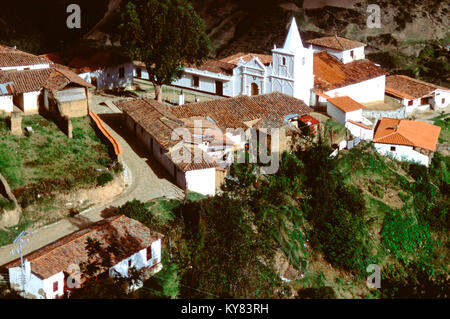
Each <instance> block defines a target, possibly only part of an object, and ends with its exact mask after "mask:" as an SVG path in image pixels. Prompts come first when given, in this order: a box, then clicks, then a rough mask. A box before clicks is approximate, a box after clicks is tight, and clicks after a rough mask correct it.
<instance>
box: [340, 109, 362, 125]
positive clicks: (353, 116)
mask: <svg viewBox="0 0 450 319" xmlns="http://www.w3.org/2000/svg"><path fill="white" fill-rule="evenodd" d="M348 120H352V121H355V122H360V121H361V120H362V109H359V110H356V111H352V112H347V113H345V122H347V121H348ZM344 124H345V123H344Z"/></svg>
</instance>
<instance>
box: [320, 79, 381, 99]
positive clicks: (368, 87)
mask: <svg viewBox="0 0 450 319" xmlns="http://www.w3.org/2000/svg"><path fill="white" fill-rule="evenodd" d="M385 80H386V76H385V75H383V76H379V77H377V78H374V79H370V80H367V81H363V82H359V83H356V84H352V85H348V86H344V87H341V88H338V89H334V90H330V91H327V92H325V94H326V95H328V96H330V97H336V96H346V95H347V96H349V97H351V98H352V99H354V100H355V101H356V102H359V103H367V102H375V101H384V92H385Z"/></svg>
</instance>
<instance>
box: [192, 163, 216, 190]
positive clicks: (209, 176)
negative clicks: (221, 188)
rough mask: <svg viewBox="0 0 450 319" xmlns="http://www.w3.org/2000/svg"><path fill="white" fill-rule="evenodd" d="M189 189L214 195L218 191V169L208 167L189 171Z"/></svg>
mask: <svg viewBox="0 0 450 319" xmlns="http://www.w3.org/2000/svg"><path fill="white" fill-rule="evenodd" d="M185 175H186V183H187V189H189V190H191V191H193V192H197V193H200V194H203V195H212V196H213V195H214V194H215V192H216V169H215V168H214V167H213V168H206V169H199V170H193V171H187V172H186V173H185Z"/></svg>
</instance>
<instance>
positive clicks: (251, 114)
mask: <svg viewBox="0 0 450 319" xmlns="http://www.w3.org/2000/svg"><path fill="white" fill-rule="evenodd" d="M170 110H171V111H172V112H173V113H174V114H175V115H177V116H178V117H181V118H187V117H193V116H202V117H210V118H211V119H213V120H214V122H215V123H216V124H217V126H218V127H219V128H221V129H222V130H223V131H225V130H226V129H227V128H229V129H231V128H233V129H236V128H242V129H247V128H248V126H247V125H246V124H245V122H249V121H254V120H257V119H262V120H264V121H266V122H267V121H272V122H273V123H272V124H276V126H277V127H281V126H283V125H284V117H285V116H286V115H289V114H309V113H311V112H312V109H311V108H310V107H308V106H307V105H306V104H305V103H304V102H303V101H301V100H299V99H296V98H294V97H292V96H289V95H286V94H283V93H280V92H273V93H270V94H263V95H257V96H246V95H241V96H238V97H235V98H223V99H215V100H212V101H207V102H200V103H194V104H185V105H182V106H172V107H170Z"/></svg>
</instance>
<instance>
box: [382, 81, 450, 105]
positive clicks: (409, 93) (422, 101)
mask: <svg viewBox="0 0 450 319" xmlns="http://www.w3.org/2000/svg"><path fill="white" fill-rule="evenodd" d="M386 93H387V94H388V95H390V96H392V97H394V98H396V99H397V100H398V101H399V102H400V103H402V104H403V105H404V106H405V107H406V113H413V112H415V111H424V110H427V109H432V110H439V109H443V108H446V107H447V106H449V105H450V89H448V88H445V87H442V86H438V85H435V84H432V83H427V82H423V81H420V80H417V79H413V78H411V77H409V76H405V75H390V76H388V77H387V78H386Z"/></svg>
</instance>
